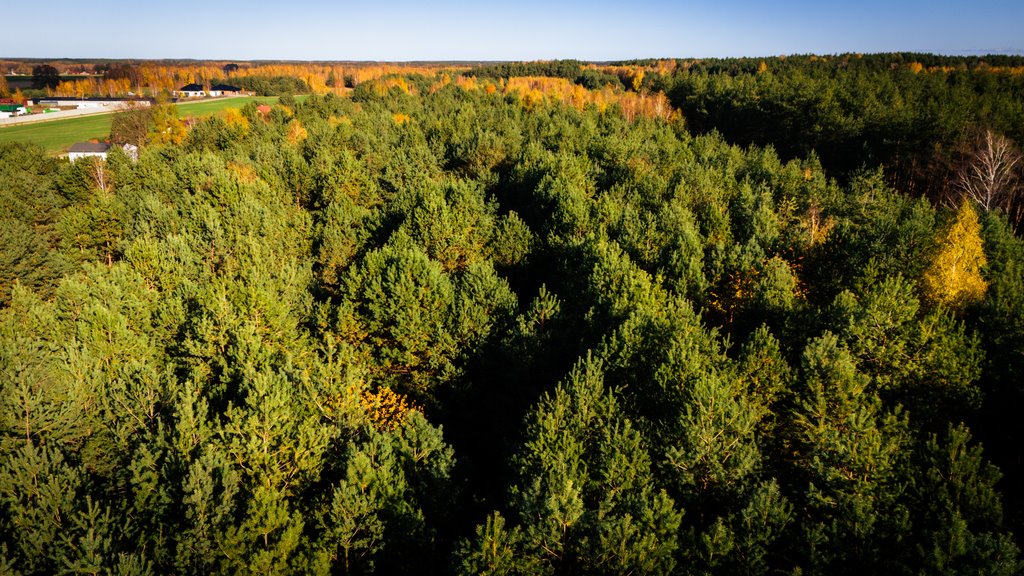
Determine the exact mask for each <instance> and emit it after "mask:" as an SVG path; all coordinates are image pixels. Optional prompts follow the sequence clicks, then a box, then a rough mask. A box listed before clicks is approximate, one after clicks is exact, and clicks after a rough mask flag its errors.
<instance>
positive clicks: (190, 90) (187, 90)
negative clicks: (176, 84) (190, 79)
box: [174, 84, 206, 98]
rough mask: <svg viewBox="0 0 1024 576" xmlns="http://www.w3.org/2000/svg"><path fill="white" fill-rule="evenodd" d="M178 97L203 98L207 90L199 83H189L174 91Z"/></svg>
mask: <svg viewBox="0 0 1024 576" xmlns="http://www.w3.org/2000/svg"><path fill="white" fill-rule="evenodd" d="M174 95H175V96H177V97H178V98H202V97H203V96H206V90H203V87H202V86H200V85H199V84H187V85H185V86H182V87H181V88H179V89H177V90H175V91H174Z"/></svg>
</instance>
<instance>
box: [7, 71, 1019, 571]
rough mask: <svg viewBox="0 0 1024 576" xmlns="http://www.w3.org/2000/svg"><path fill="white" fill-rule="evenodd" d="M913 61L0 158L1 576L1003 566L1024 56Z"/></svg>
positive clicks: (370, 88)
mask: <svg viewBox="0 0 1024 576" xmlns="http://www.w3.org/2000/svg"><path fill="white" fill-rule="evenodd" d="M914 63H917V64H919V65H920V66H921V69H917V68H916V67H915V66H911V65H910V64H911V62H908V61H907V58H906V57H905V56H904V55H887V56H881V55H879V56H865V57H863V58H856V57H852V56H851V57H847V58H846V59H845V60H844V59H842V58H832V59H828V60H821V59H812V58H810V57H807V58H788V59H769V60H766V61H765V62H764V63H763V64H764V65H763V66H762V62H761V61H743V60H738V61H705V62H703V63H692V62H691V63H689V64H687V65H683V64H679V65H677V66H674V67H672V68H671V69H665V70H660V71H658V70H656V69H654V68H653V67H652V68H651V70H650V71H648V72H647V73H646V74H643V75H640V74H636V73H635V72H628V71H626V72H622V71H621V70H620V71H617V70H616V69H615V66H611V65H609V66H607V67H604V68H601V67H597V68H590V69H585V68H583V67H581V66H579V65H573V66H569V65H566V64H565V63H553V64H549V65H546V66H548V68H550V70H551V71H553V72H549V73H550V74H551V75H552V76H557V77H560V78H568V79H569V80H571V81H572V82H574V83H575V84H576V85H579V86H583V87H584V88H587V89H599V88H602V87H603V89H606V90H614V91H636V92H639V93H640V94H641V96H642V97H644V98H647V97H653V96H652V95H653V93H655V92H659V91H664V92H665V93H666V94H667V95H668V97H669V100H670V101H671V102H672V103H673V105H674V106H675V108H676V110H677V111H678V112H679V113H678V114H673V115H671V117H668V118H667V119H666V117H665V115H661V116H659V117H657V118H652V117H648V116H645V115H643V114H637V115H635V116H633V117H632V118H630V119H627V115H626V114H624V113H623V110H622V109H621V108H620V107H619V106H618V105H617V104H614V103H613V104H610V105H608V106H604V107H601V106H596V105H586V106H577V107H574V106H572V105H567V104H564V103H562V102H559V101H556V100H555V99H554V98H550V99H548V98H545V97H544V95H543V94H541V95H539V96H536V97H535V96H530V97H529V98H527V97H525V96H517V95H516V94H514V93H508V92H503V91H502V90H498V89H495V88H494V86H493V85H492V84H487V83H486V82H487V80H488V79H490V80H492V81H494V82H495V83H497V84H498V85H501V84H502V83H503V81H504V80H505V79H507V78H508V77H511V76H534V75H540V76H543V75H545V74H546V73H545V72H543V71H541V72H540V73H538V72H537V70H535V69H534V68H531V65H529V64H524V65H522V68H521V69H520V68H517V67H515V66H513V65H503V66H495V67H492V68H486V67H481V68H480V69H477V70H475V71H473V72H472V73H467V77H469V76H472V77H473V79H474V80H473V82H474V83H473V85H472V87H467V86H469V85H468V84H467V83H464V82H452V81H451V79H450V78H449V77H448V76H445V77H444V78H443V80H442V79H441V77H440V75H439V76H438V77H429V76H425V75H409V76H405V77H402V78H397V77H395V78H385V79H382V80H376V81H368V82H364V83H360V84H359V85H358V86H356V88H355V89H354V91H353V92H352V94H351V96H350V97H339V96H335V95H327V96H309V97H308V98H306V99H304V100H302V101H301V102H296V101H295V100H294V99H293V98H290V97H283V98H281V100H280V101H279V103H278V104H276V105H274V106H273V107H271V108H270V109H269V111H268V110H267V109H266V108H262V109H260V108H257V107H256V106H255V105H248V106H246V107H245V108H244V109H243V110H242V111H241V113H240V114H238V113H226V114H224V115H221V116H216V117H210V118H208V119H205V120H202V121H200V122H198V123H196V124H195V125H193V126H192V127H191V128H190V129H189V130H188V131H187V133H185V132H184V131H181V132H180V137H175V138H173V139H170V140H168V139H167V138H162V137H158V138H152V137H151V138H149V139H148V142H149V145H146V146H144V147H143V149H142V151H141V154H140V155H139V158H138V160H137V161H132V160H131V159H129V158H128V156H127V155H125V154H123V153H121V152H120V151H118V150H115V151H114V152H113V153H112V154H111V155H110V156H109V158H108V159H107V160H106V161H105V162H104V161H98V160H97V161H90V160H80V161H78V162H75V163H73V164H72V163H69V162H67V161H66V160H63V159H55V158H50V157H47V156H46V155H45V154H44V152H43V151H42V150H41V149H40V148H38V147H35V146H30V145H14V144H3V145H0V203H2V204H0V206H2V212H0V219H2V222H0V452H2V458H0V574H25V575H28V574H55V573H85V574H100V573H104V574H106V573H114V574H123V575H128V574H213V573H217V574H221V573H224V574H239V573H263V574H280V573H316V574H367V573H379V574H908V575H909V574H1005V575H1013V574H1019V573H1020V571H1021V569H1022V565H1021V558H1020V545H1021V536H1022V535H1024V490H1022V489H1021V486H1024V470H1022V462H1021V450H1020V446H1021V444H1022V442H1024V424H1022V422H1024V419H1021V418H1020V416H1019V412H1020V410H1021V409H1022V408H1024V384H1022V382H1024V379H1022V378H1021V371H1022V369H1024V242H1022V241H1021V239H1020V237H1019V236H1018V235H1017V234H1016V233H1015V227H1016V226H1017V225H1018V224H1019V223H1020V214H1021V211H1020V210H1021V187H1020V182H1021V178H1020V176H1021V170H1022V169H1024V162H1021V161H1020V160H1019V158H1020V152H1019V143H1021V142H1022V141H1024V112H1022V110H1024V75H1022V74H1021V73H1019V70H1018V68H1019V67H1020V66H1021V64H1022V63H1021V62H1017V61H1009V62H991V63H988V64H986V65H985V66H980V65H979V64H978V62H977V61H975V60H971V59H960V60H957V59H952V60H949V59H939V60H937V61H934V62H930V61H927V60H926V59H925V58H924V57H920V58H918V59H917V60H914ZM893 64H895V66H894V65H893ZM630 65H631V66H645V65H646V64H645V63H631V64H630ZM624 67H625V66H624ZM1015 67H1017V68H1015ZM946 68H948V69H946ZM563 69H564V70H563ZM915 70H916V71H915ZM569 76H573V77H572V78H569ZM613 79H614V80H618V84H615V83H614V80H613ZM897 103H902V104H899V105H897ZM172 110H173V108H168V109H161V110H160V111H158V112H156V113H154V116H157V117H159V118H162V120H161V122H162V124H161V127H160V128H158V129H157V133H158V135H159V134H164V135H166V134H178V132H176V131H175V130H177V128H175V130H171V129H170V126H177V124H176V123H175V122H176V120H175V119H174V118H171V117H169V116H168V114H171V115H173V112H172ZM631 116H632V115H631ZM997 150H1002V151H1003V154H1004V155H1003V156H999V157H998V158H1004V160H1002V161H1001V163H1000V162H997V161H996V160H994V159H993V158H994V154H995V152H994V151H997ZM1014 159H1016V160H1014ZM986 162H988V164H986ZM993 163H995V164H997V165H998V166H999V167H1001V169H1002V171H998V170H993V173H997V174H1000V175H1001V178H1002V179H1001V180H998V182H999V185H998V186H994V185H993V186H989V187H987V188H986V187H985V186H984V185H983V184H984V182H983V181H982V180H983V179H980V177H978V176H977V174H979V172H978V169H979V167H981V168H984V167H985V166H987V165H989V164H993ZM982 173H984V171H983V170H982Z"/></svg>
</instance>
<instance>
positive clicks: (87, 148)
mask: <svg viewBox="0 0 1024 576" xmlns="http://www.w3.org/2000/svg"><path fill="white" fill-rule="evenodd" d="M108 150H110V144H106V143H104V142H76V143H75V144H74V145H73V146H71V148H68V152H93V153H98V152H106V151H108Z"/></svg>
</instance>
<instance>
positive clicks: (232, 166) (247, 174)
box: [227, 162, 259, 184]
mask: <svg viewBox="0 0 1024 576" xmlns="http://www.w3.org/2000/svg"><path fill="white" fill-rule="evenodd" d="M227 168H228V171H229V172H231V173H232V174H233V175H234V176H235V178H237V179H238V181H239V182H241V183H242V184H253V183H255V182H256V181H257V180H259V176H257V175H256V171H255V170H253V168H252V166H249V165H248V164H241V163H239V162H228V164H227Z"/></svg>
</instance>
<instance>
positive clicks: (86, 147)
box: [68, 142, 139, 162]
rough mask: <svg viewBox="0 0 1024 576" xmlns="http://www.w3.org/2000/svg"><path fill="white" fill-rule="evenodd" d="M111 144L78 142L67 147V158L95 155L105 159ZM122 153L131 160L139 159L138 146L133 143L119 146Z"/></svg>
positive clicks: (73, 158)
mask: <svg viewBox="0 0 1024 576" xmlns="http://www.w3.org/2000/svg"><path fill="white" fill-rule="evenodd" d="M110 149H111V146H110V144H107V143H105V142H78V143H77V144H75V145H73V146H72V147H71V148H68V160H71V161H72V162H74V161H75V160H78V159H79V158H85V157H86V156H95V157H97V158H102V159H104V160H106V159H107V154H109V153H110ZM121 149H122V150H124V153H125V154H127V155H128V157H129V158H131V159H132V160H133V161H137V160H138V159H139V147H138V146H135V145H134V144H124V145H122V146H121Z"/></svg>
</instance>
